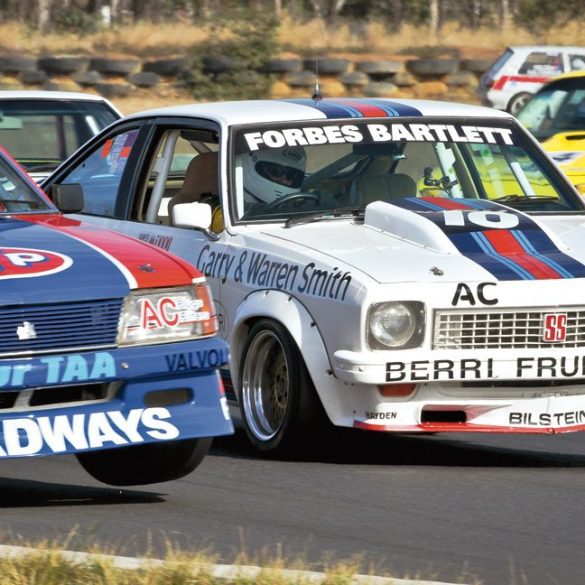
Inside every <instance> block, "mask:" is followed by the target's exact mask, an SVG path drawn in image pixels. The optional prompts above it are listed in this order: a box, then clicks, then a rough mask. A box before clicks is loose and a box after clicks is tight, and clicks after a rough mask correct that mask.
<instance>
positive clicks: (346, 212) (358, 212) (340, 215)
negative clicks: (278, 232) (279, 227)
mask: <svg viewBox="0 0 585 585" xmlns="http://www.w3.org/2000/svg"><path fill="white" fill-rule="evenodd" d="M363 215H364V208H363V207H338V208H336V209H327V210H326V211H317V212H315V213H307V214H305V215H295V217H291V218H289V219H287V220H286V221H285V222H284V227H285V228H289V227H293V226H295V225H300V224H302V223H313V222H317V221H328V220H332V219H344V218H348V217H353V218H361V217H363Z"/></svg>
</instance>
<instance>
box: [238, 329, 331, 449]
mask: <svg viewBox="0 0 585 585" xmlns="http://www.w3.org/2000/svg"><path fill="white" fill-rule="evenodd" d="M239 379H240V393H239V399H240V409H241V412H242V421H243V423H244V427H245V429H246V433H247V434H248V437H249V438H250V440H251V441H252V444H253V445H254V446H255V447H256V448H258V449H259V450H260V451H263V452H265V453H270V454H274V455H283V454H289V453H292V452H299V451H300V450H302V449H304V448H307V447H308V446H309V445H310V443H311V442H312V441H314V440H315V439H316V438H317V435H318V434H319V432H320V431H321V430H323V429H324V428H325V427H326V426H327V425H328V421H327V420H326V416H325V412H324V410H323V407H322V405H321V402H320V401H319V398H318V397H317V394H316V392H315V388H314V386H313V382H312V381H311V377H310V375H309V372H308V371H307V368H306V366H305V362H304V360H303V357H302V355H301V353H300V351H299V349H298V347H297V345H296V343H295V342H294V340H293V339H292V337H291V335H290V334H289V332H288V331H287V330H286V328H285V327H284V326H283V325H282V324H280V323H278V322H276V321H273V320H271V319H262V320H260V321H257V322H256V323H255V324H254V325H253V326H252V327H251V329H250V331H249V333H248V336H247V338H246V342H245V344H244V348H243V352H242V360H241V366H240V378H239Z"/></svg>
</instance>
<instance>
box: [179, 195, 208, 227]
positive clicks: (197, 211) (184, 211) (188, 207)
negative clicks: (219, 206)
mask: <svg viewBox="0 0 585 585" xmlns="http://www.w3.org/2000/svg"><path fill="white" fill-rule="evenodd" d="M172 213H173V217H172V225H174V226H177V227H190V228H197V229H201V230H208V229H209V228H210V227H211V205H209V204H208V203H199V202H197V201H194V202H192V203H177V205H175V206H174V207H173V211H172Z"/></svg>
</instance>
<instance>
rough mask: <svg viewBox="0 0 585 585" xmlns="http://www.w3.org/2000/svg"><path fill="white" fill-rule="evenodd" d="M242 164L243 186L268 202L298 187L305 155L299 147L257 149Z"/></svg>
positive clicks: (292, 191) (305, 159)
mask: <svg viewBox="0 0 585 585" xmlns="http://www.w3.org/2000/svg"><path fill="white" fill-rule="evenodd" d="M244 164H245V165H247V168H244V173H245V177H246V178H245V185H246V190H247V191H249V192H250V193H251V194H252V195H253V196H254V197H256V198H257V199H258V200H260V201H263V202H264V203H271V202H272V201H275V200H276V199H279V198H280V197H283V196H284V195H288V194H289V193H296V192H297V191H299V189H300V188H301V185H302V183H303V179H304V178H305V167H306V164H307V155H306V153H305V150H304V149H303V148H300V147H290V148H283V149H279V150H271V149H269V150H259V151H258V152H253V153H251V154H250V155H248V157H247V161H245V163H244Z"/></svg>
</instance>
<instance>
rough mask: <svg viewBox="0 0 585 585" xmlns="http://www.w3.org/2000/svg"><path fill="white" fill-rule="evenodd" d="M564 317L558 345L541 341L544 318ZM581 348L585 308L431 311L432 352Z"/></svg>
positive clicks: (583, 337)
mask: <svg viewBox="0 0 585 585" xmlns="http://www.w3.org/2000/svg"><path fill="white" fill-rule="evenodd" d="M559 314H563V315H566V325H564V326H563V329H562V332H561V337H562V340H561V341H555V342H551V341H545V340H544V339H543V335H544V324H545V323H544V320H545V316H547V315H559ZM547 347H558V348H563V347H566V348H569V347H585V307H571V308H570V309H562V308H555V309H550V308H539V309H532V310H530V311H525V310H524V311H517V310H510V311H435V320H434V331H433V348H434V349H522V348H535V349H536V348H547Z"/></svg>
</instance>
